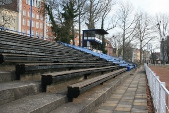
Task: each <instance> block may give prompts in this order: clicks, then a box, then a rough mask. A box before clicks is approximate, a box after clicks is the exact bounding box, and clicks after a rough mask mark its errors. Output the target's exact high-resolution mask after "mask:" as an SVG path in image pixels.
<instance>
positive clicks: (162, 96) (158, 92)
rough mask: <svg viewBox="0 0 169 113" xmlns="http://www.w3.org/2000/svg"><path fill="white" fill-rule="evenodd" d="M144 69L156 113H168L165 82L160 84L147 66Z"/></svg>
mask: <svg viewBox="0 0 169 113" xmlns="http://www.w3.org/2000/svg"><path fill="white" fill-rule="evenodd" d="M144 68H145V70H146V75H147V79H148V85H149V88H150V91H151V96H152V98H153V104H154V107H155V110H156V113H169V91H168V90H167V89H166V88H165V82H161V81H160V80H159V76H156V74H155V73H154V72H153V71H152V70H151V69H150V68H149V67H148V66H147V64H144Z"/></svg>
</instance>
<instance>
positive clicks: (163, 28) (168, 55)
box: [155, 14, 169, 64]
mask: <svg viewBox="0 0 169 113" xmlns="http://www.w3.org/2000/svg"><path fill="white" fill-rule="evenodd" d="M168 18H169V15H167V14H158V15H156V21H155V22H156V23H157V27H156V30H157V31H158V35H159V36H160V41H161V53H162V54H161V57H162V60H163V64H164V63H165V62H166V61H168V59H169V49H168V40H169V39H168V38H167V35H169V20H168Z"/></svg>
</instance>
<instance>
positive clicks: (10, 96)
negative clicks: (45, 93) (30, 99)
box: [0, 81, 41, 105]
mask: <svg viewBox="0 0 169 113" xmlns="http://www.w3.org/2000/svg"><path fill="white" fill-rule="evenodd" d="M0 86H1V87H0V97H1V98H0V105H1V104H5V103H7V102H11V101H13V100H16V99H20V98H23V97H25V96H28V95H34V94H37V93H39V92H40V90H41V89H40V87H41V86H40V82H22V81H13V82H7V83H0Z"/></svg>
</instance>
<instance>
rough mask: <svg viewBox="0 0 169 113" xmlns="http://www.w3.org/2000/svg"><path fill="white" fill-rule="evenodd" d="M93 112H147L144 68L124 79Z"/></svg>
mask: <svg viewBox="0 0 169 113" xmlns="http://www.w3.org/2000/svg"><path fill="white" fill-rule="evenodd" d="M93 113H148V109H147V95H146V75H145V73H144V68H143V67H140V68H139V69H138V70H137V71H136V73H135V74H133V75H131V76H130V77H129V78H128V79H126V80H125V81H124V83H122V84H121V85H120V86H119V87H118V88H117V89H116V90H115V91H114V92H112V95H111V97H110V98H108V99H107V100H106V101H105V102H104V103H103V104H102V105H101V106H99V107H98V109H97V110H96V111H95V112H93Z"/></svg>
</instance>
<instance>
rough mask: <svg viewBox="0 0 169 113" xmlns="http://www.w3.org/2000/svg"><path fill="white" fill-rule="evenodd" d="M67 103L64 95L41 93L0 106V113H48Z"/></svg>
mask: <svg viewBox="0 0 169 113" xmlns="http://www.w3.org/2000/svg"><path fill="white" fill-rule="evenodd" d="M65 102H67V98H66V96H65V95H61V94H47V93H41V94H38V95H33V96H27V97H25V98H22V99H19V100H16V101H13V102H10V103H7V104H4V105H0V111H1V113H48V112H50V111H52V110H53V109H56V108H57V107H58V106H60V105H62V104H64V103H65Z"/></svg>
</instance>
